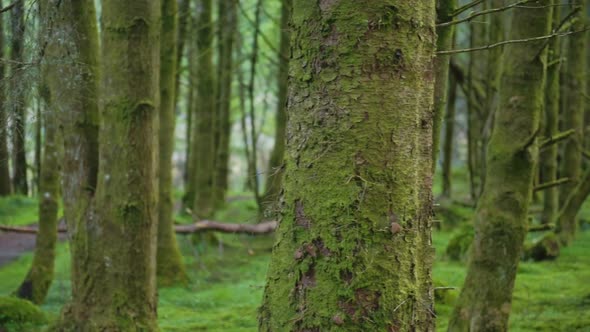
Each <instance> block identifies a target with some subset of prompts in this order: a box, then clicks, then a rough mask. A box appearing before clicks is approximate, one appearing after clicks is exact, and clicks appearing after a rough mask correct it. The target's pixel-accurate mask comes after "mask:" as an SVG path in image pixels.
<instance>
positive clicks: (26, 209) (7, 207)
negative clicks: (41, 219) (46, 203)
mask: <svg viewBox="0 0 590 332" xmlns="http://www.w3.org/2000/svg"><path fill="white" fill-rule="evenodd" d="M36 221H37V200H36V199H34V198H30V197H25V196H8V197H0V224H2V225H11V226H24V225H29V224H32V223H35V222H36Z"/></svg>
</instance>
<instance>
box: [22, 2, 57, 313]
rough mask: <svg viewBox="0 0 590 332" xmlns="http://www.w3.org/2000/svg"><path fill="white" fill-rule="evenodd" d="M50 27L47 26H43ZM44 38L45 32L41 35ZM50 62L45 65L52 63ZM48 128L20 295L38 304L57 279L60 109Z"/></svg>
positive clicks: (46, 94) (48, 101)
mask: <svg viewBox="0 0 590 332" xmlns="http://www.w3.org/2000/svg"><path fill="white" fill-rule="evenodd" d="M44 5H45V3H41V4H40V9H41V13H42V17H41V24H42V26H43V27H44V28H49V25H48V24H47V22H48V20H49V19H50V18H49V17H48V16H47V15H46V12H45V10H46V9H45V8H44ZM42 31H43V32H44V31H47V30H45V29H44V30H42ZM43 32H42V33H43ZM41 38H42V39H41V40H43V36H41ZM48 65H50V64H48V63H47V62H46V63H44V64H43V67H45V66H48ZM46 74H47V71H46V70H43V69H42V74H41V75H42V79H41V80H42V82H41V86H40V90H41V97H42V98H43V100H44V105H45V106H49V105H55V104H56V103H57V101H54V100H52V98H55V97H56V96H52V95H51V92H50V89H49V87H48V86H47V81H46V80H45V76H46ZM45 109H46V111H45V112H44V113H43V114H44V121H43V122H44V129H45V138H44V140H43V152H42V154H43V162H42V163H43V168H42V169H41V173H40V175H39V188H38V190H39V232H38V233H37V238H36V242H35V253H34V255H33V262H32V264H31V268H30V269H29V272H28V273H27V275H26V277H25V279H24V280H23V282H22V283H21V284H20V286H19V288H18V290H17V291H16V295H17V296H18V297H20V298H23V299H27V300H30V301H32V302H33V303H36V304H41V303H43V301H44V300H45V297H46V296H47V293H48V292H49V287H50V286H51V282H52V281H53V268H54V261H55V246H56V242H57V224H58V218H57V211H58V201H59V199H60V197H59V195H60V183H59V180H60V173H61V159H62V154H61V151H62V146H61V139H60V137H59V132H58V123H57V111H56V110H55V109H51V108H49V107H45Z"/></svg>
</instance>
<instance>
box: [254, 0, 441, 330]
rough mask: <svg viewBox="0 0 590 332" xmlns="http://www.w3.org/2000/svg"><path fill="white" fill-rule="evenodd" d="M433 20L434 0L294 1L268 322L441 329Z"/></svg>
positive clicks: (296, 326) (273, 325) (265, 325)
mask: <svg viewBox="0 0 590 332" xmlns="http://www.w3.org/2000/svg"><path fill="white" fill-rule="evenodd" d="M409 18H412V20H410V19H409ZM434 21H435V2H434V1H425V2H421V3H420V5H419V6H416V4H415V3H409V2H406V1H393V2H392V1H380V0H379V1H371V2H370V5H369V4H368V3H365V2H359V1H353V0H346V1H338V2H329V1H327V2H320V4H319V6H318V5H317V3H316V2H315V1H311V0H302V1H294V2H293V23H292V25H293V40H292V43H291V53H292V57H291V67H290V68H291V73H290V81H289V83H290V87H289V101H290V102H289V105H288V114H289V123H288V126H287V128H288V129H287V157H286V173H285V193H284V197H283V200H284V206H283V209H282V218H281V219H282V220H281V222H280V226H279V230H278V234H277V240H276V244H275V247H274V249H273V254H272V260H271V264H270V268H269V272H268V276H267V285H266V289H265V293H264V299H263V305H262V308H261V309H260V325H259V326H260V330H261V331H279V330H285V329H287V330H328V329H332V328H334V327H335V326H339V328H341V329H344V330H350V329H357V330H363V331H377V330H379V331H381V330H400V331H410V330H416V331H418V330H419V331H433V329H434V327H433V315H432V301H433V298H432V287H431V272H430V271H431V262H432V259H433V257H432V255H433V251H432V247H431V243H430V229H431V216H432V193H431V184H432V113H431V110H432V105H433V98H434V97H433V94H434V68H433V58H432V55H433V54H434V51H435V34H434ZM412 22H420V23H419V24H417V25H416V24H413V23H412ZM402 77H403V79H401V78H402Z"/></svg>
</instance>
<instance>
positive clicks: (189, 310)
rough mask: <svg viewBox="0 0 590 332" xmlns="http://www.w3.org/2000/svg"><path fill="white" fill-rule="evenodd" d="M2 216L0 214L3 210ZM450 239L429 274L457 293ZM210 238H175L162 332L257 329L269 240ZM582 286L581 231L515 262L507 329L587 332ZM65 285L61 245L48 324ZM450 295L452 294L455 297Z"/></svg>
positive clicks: (249, 209) (237, 205) (3, 281)
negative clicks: (176, 264) (180, 282)
mask: <svg viewBox="0 0 590 332" xmlns="http://www.w3.org/2000/svg"><path fill="white" fill-rule="evenodd" d="M459 188H460V187H459ZM0 204H3V203H2V202H0ZM32 206H35V204H33V205H32ZM1 209H2V205H0V210H1ZM27 209H28V208H21V209H17V211H16V212H15V213H17V214H19V213H21V212H20V211H22V213H23V215H25V216H26V214H27V213H29V212H28V211H26V210H27ZM255 213H256V210H255V206H254V205H253V204H252V202H251V201H248V200H236V201H233V202H232V203H230V204H229V206H228V207H227V209H225V210H224V211H222V212H221V213H219V214H218V216H216V217H217V218H218V219H219V220H224V221H231V222H244V221H247V220H250V219H251V218H252V216H253V215H255ZM462 213H465V211H462ZM2 214H6V213H4V211H2ZM29 217H30V216H26V217H22V216H20V215H15V216H14V218H13V219H12V220H21V219H22V220H27V219H28V221H29V222H30V221H31V220H34V218H29ZM582 217H583V218H586V219H587V218H588V217H590V204H586V206H585V209H584V211H583V214H582ZM443 229H444V228H443ZM451 234H452V231H450V230H447V229H444V230H443V231H435V234H434V237H433V241H434V246H435V248H436V252H437V260H436V263H435V266H434V273H433V274H434V279H435V280H437V281H438V283H439V284H443V285H448V286H457V287H460V286H461V284H462V282H463V278H464V276H465V266H464V263H460V262H452V261H449V260H447V259H446V258H445V257H444V251H445V247H446V244H447V243H448V241H449V238H450V236H451ZM216 237H217V239H218V244H209V245H197V246H195V245H193V244H192V243H193V242H194V241H192V240H191V238H190V237H188V236H184V237H181V238H180V239H179V242H180V244H181V247H182V250H183V254H184V257H185V263H186V264H187V267H188V270H189V273H190V277H191V283H190V284H189V285H188V286H187V287H172V288H164V289H160V290H159V308H158V309H159V325H160V328H161V330H162V331H224V332H226V331H227V332H232V331H236V332H238V331H256V330H257V321H256V316H257V308H258V306H259V304H260V301H261V299H262V292H263V287H264V282H265V274H266V268H267V265H268V262H269V260H270V248H271V247H272V241H273V240H272V238H271V237H248V236H243V235H241V236H240V235H216ZM197 243H198V238H197ZM31 258H32V257H31V254H30V253H29V254H25V255H23V256H22V257H21V258H19V259H18V260H16V261H14V262H12V263H11V264H9V265H7V266H4V267H2V268H0V296H2V295H8V294H10V293H11V292H12V291H14V289H15V288H16V287H17V286H18V283H19V282H20V280H21V278H22V277H23V276H24V274H25V273H26V271H27V269H28V267H29V264H30V263H31ZM589 281H590V231H588V230H587V231H585V232H581V233H580V234H579V236H578V238H577V241H576V242H575V243H574V244H573V245H572V246H570V247H568V248H565V249H564V250H563V251H562V254H561V256H560V257H559V259H558V260H556V261H552V262H542V263H533V262H522V263H521V264H520V267H519V273H518V278H517V281H516V287H515V292H514V302H513V309H512V315H511V319H510V331H515V332H525V331H564V332H565V331H567V332H570V331H590V283H589ZM69 287H70V284H69V254H68V248H67V244H64V243H62V244H60V245H59V248H58V255H57V260H56V278H55V282H54V283H53V285H52V287H51V290H50V293H49V296H48V299H47V301H46V303H45V304H44V305H43V306H42V309H43V310H44V311H45V312H46V313H47V314H48V316H49V317H50V319H55V317H56V316H57V315H58V313H59V310H60V308H61V306H62V304H63V303H64V302H65V301H67V299H68V297H69ZM450 292H454V293H455V294H458V292H459V291H458V290H452V291H450ZM451 297H452V296H451ZM455 297H456V296H455ZM452 305H453V303H443V304H441V303H439V304H437V305H436V313H437V315H438V317H437V331H445V330H446V325H447V322H448V318H449V315H450V313H451V312H452V309H453V306H452Z"/></svg>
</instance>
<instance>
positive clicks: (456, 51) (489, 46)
mask: <svg viewBox="0 0 590 332" xmlns="http://www.w3.org/2000/svg"><path fill="white" fill-rule="evenodd" d="M588 30H590V28H585V29H582V30H577V31H570V32H564V33H560V32H555V33H552V34H550V35H546V36H540V37H533V38H526V39H513V40H505V41H501V42H498V43H495V44H490V45H485V46H480V47H472V48H463V49H458V50H447V51H438V52H436V54H437V55H449V54H458V53H467V52H477V51H486V50H489V49H492V48H496V47H500V46H504V45H508V44H520V43H529V42H533V41H539V40H545V39H550V38H555V37H563V36H567V35H571V34H574V33H580V32H585V31H588Z"/></svg>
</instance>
